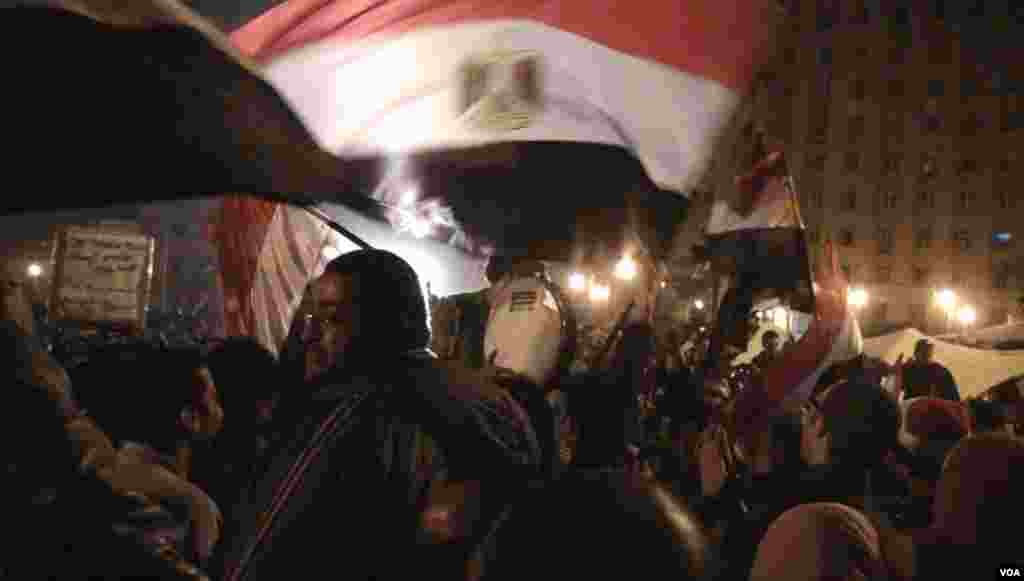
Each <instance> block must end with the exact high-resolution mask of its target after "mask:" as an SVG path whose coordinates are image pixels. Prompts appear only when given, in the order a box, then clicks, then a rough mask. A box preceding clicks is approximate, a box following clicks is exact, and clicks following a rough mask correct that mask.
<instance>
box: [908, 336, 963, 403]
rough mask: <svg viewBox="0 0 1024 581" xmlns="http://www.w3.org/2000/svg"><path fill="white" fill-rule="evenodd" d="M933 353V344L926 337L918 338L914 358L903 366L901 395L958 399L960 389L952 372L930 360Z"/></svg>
mask: <svg viewBox="0 0 1024 581" xmlns="http://www.w3.org/2000/svg"><path fill="white" fill-rule="evenodd" d="M934 354H935V345H934V344H933V343H932V342H931V341H929V340H927V339H920V340H918V342H917V344H916V345H914V359H913V360H911V362H910V363H909V364H908V365H906V366H904V367H903V390H904V396H903V397H904V398H905V399H910V398H914V397H923V396H931V397H941V398H942V399H948V400H950V401H960V390H958V389H957V386H956V381H955V380H954V379H953V374H952V373H950V372H949V369H946V367H945V366H944V365H942V364H941V363H937V362H935V361H933V360H932V357H933V356H934Z"/></svg>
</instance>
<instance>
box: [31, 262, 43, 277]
mask: <svg viewBox="0 0 1024 581" xmlns="http://www.w3.org/2000/svg"><path fill="white" fill-rule="evenodd" d="M28 275H29V276H30V277H31V278H33V279H36V278H39V277H40V276H42V275H43V267H42V266H40V265H39V264H38V263H35V262H33V263H32V264H30V265H28Z"/></svg>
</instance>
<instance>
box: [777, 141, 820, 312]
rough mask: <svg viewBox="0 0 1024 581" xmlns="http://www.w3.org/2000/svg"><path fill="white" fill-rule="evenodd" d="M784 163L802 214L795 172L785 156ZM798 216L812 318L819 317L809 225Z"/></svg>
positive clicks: (792, 196) (790, 191) (796, 203)
mask: <svg viewBox="0 0 1024 581" xmlns="http://www.w3.org/2000/svg"><path fill="white" fill-rule="evenodd" d="M782 163H783V164H785V168H784V169H785V171H786V179H787V180H789V186H790V187H789V195H790V197H791V198H792V200H793V204H794V205H795V206H796V209H797V211H798V212H800V198H799V197H798V196H797V192H798V191H799V190H798V189H797V187H796V178H794V177H793V172H792V171H790V169H789V159H788V158H786V157H785V156H783V158H782ZM798 216H799V218H800V225H801V226H803V227H802V228H800V229H799V230H798V232H799V236H800V237H801V239H802V242H803V247H804V253H805V254H806V256H805V257H804V274H805V275H806V276H807V280H808V281H810V283H811V299H812V302H813V303H814V310H815V312H813V313H811V316H812V317H817V310H818V309H817V297H816V296H815V293H814V272H813V270H812V269H811V248H810V245H809V244H807V225H806V224H804V216H803V212H800V213H799V214H798Z"/></svg>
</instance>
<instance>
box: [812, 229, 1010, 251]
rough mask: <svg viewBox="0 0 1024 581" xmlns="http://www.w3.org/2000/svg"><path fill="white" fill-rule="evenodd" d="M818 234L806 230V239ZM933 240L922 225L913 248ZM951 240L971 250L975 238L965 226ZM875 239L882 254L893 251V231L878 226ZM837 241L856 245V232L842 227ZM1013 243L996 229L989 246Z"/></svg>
mask: <svg viewBox="0 0 1024 581" xmlns="http://www.w3.org/2000/svg"><path fill="white" fill-rule="evenodd" d="M818 238H819V234H818V232H817V230H813V229H812V230H811V231H810V232H808V239H809V240H810V241H811V242H812V243H813V242H818ZM934 240H935V236H934V235H933V232H932V229H931V227H924V228H921V229H919V230H918V231H917V232H916V233H915V234H914V249H915V250H928V249H930V248H931V247H932V242H933V241H934ZM950 240H951V242H953V244H955V245H956V248H958V249H959V250H962V251H967V250H971V248H973V247H974V242H975V239H974V238H973V237H972V236H971V232H970V230H968V229H966V228H959V229H957V230H955V231H954V232H953V235H952V236H951V238H950ZM875 241H876V242H877V243H878V253H879V254H883V255H889V254H892V253H893V249H894V248H895V237H894V236H893V231H892V230H890V229H888V228H879V229H878V230H877V231H876V233H875ZM837 242H838V243H839V244H840V245H842V246H856V245H857V234H856V231H855V230H854V229H853V228H843V229H841V230H840V231H839V235H838V240H837ZM1012 245H1013V235H1012V234H1011V233H1009V232H1003V231H997V232H993V234H992V239H991V241H990V246H991V247H992V248H993V249H994V250H1005V249H1007V248H1010V247H1011V246H1012Z"/></svg>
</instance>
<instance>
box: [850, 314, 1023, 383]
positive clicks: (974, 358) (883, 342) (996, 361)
mask: <svg viewBox="0 0 1024 581" xmlns="http://www.w3.org/2000/svg"><path fill="white" fill-rule="evenodd" d="M925 338H926V339H929V340H930V341H932V343H934V344H935V360H936V361H938V362H939V363H941V364H943V365H945V366H946V367H948V368H949V370H950V372H952V374H953V377H954V379H956V383H957V386H959V388H960V395H961V397H964V398H967V397H973V396H977V395H981V394H982V393H984V392H985V391H986V390H988V389H989V388H990V387H993V386H995V385H998V384H1000V383H1002V382H1004V381H1006V380H1008V379H1012V378H1014V377H1017V376H1020V375H1024V350H1014V351H997V350H994V349H972V348H970V347H963V346H960V345H954V344H952V343H948V342H946V341H941V340H939V339H935V338H933V337H929V336H927V335H924V334H923V333H921V332H920V331H918V330H917V329H905V330H903V331H898V332H896V333H890V334H889V335H883V336H881V337H875V338H873V339H865V340H864V352H865V353H867V354H868V355H871V356H873V357H879V358H881V359H884V360H885V361H886V362H888V363H895V362H896V359H897V358H898V357H899V356H900V354H901V353H902V354H904V359H909V358H911V357H913V355H914V345H915V344H916V343H917V341H918V340H919V339H925Z"/></svg>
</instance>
